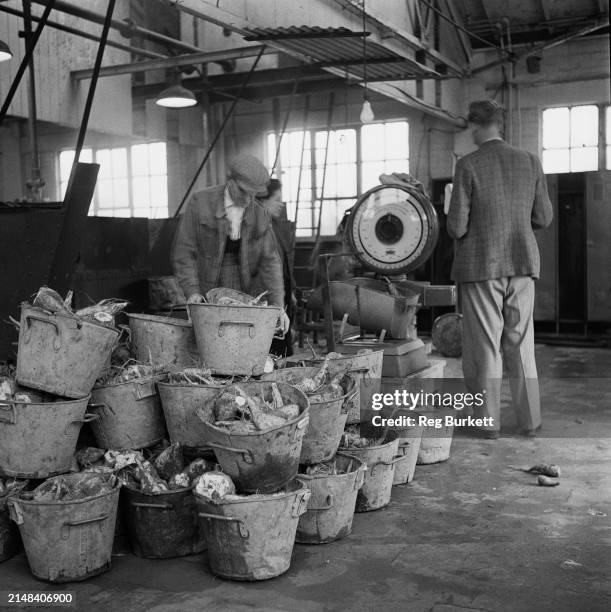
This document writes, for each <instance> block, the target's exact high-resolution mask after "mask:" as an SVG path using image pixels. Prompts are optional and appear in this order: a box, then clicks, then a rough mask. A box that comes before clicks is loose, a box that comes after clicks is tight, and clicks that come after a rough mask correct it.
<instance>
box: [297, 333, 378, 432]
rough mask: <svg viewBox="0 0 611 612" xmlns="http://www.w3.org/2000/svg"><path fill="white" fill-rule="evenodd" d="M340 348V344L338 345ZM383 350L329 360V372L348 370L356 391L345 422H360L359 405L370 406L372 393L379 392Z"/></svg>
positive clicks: (316, 360) (309, 363) (319, 360)
mask: <svg viewBox="0 0 611 612" xmlns="http://www.w3.org/2000/svg"><path fill="white" fill-rule="evenodd" d="M338 348H339V349H340V350H341V345H340V346H339V347H338ZM383 358H384V351H383V350H379V351H372V352H371V353H366V354H364V355H345V356H344V357H342V358H340V359H330V360H329V374H331V376H333V375H334V374H337V373H338V372H341V371H346V370H347V371H348V373H349V374H350V375H351V376H352V377H353V378H354V380H355V384H356V393H355V394H354V397H352V398H351V399H350V401H349V405H348V419H347V421H346V422H347V424H348V425H351V424H353V423H360V421H361V406H371V399H372V397H373V394H374V393H379V392H380V386H381V382H382V360H383ZM322 361H323V360H322V359H314V360H312V359H310V360H307V361H306V362H305V363H306V365H320V364H321V363H322Z"/></svg>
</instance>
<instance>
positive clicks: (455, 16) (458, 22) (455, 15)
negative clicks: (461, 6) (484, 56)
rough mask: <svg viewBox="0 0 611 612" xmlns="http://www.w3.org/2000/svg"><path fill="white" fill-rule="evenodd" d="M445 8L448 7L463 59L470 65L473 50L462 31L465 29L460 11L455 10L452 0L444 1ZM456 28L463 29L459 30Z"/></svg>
mask: <svg viewBox="0 0 611 612" xmlns="http://www.w3.org/2000/svg"><path fill="white" fill-rule="evenodd" d="M446 6H447V7H448V12H449V13H450V17H451V18H452V20H453V21H454V22H455V25H454V29H455V31H456V36H458V40H459V41H460V44H461V46H462V50H463V52H464V54H465V58H466V59H467V61H468V62H469V63H470V62H471V58H472V56H473V49H472V47H471V41H470V40H469V37H468V36H467V34H465V32H464V30H466V29H467V28H466V25H465V23H464V20H463V18H462V15H461V13H460V11H458V10H457V8H456V6H455V5H454V1H453V0H446ZM458 26H460V27H461V28H463V29H462V30H461V29H460V28H459V27H458Z"/></svg>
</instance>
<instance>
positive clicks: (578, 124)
mask: <svg viewBox="0 0 611 612" xmlns="http://www.w3.org/2000/svg"><path fill="white" fill-rule="evenodd" d="M588 170H598V107H597V106H595V105H585V106H573V107H566V106H565V107H560V108H547V109H545V110H544V111H543V171H544V172H545V173H546V174H552V173H562V172H586V171H588Z"/></svg>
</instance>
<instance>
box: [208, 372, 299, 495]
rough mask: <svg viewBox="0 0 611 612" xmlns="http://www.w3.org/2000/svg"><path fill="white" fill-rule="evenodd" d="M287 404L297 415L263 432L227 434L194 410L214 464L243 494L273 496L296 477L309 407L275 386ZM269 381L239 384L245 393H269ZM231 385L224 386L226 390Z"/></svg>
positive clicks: (291, 392) (295, 394)
mask: <svg viewBox="0 0 611 612" xmlns="http://www.w3.org/2000/svg"><path fill="white" fill-rule="evenodd" d="M275 384H277V385H278V389H279V390H280V393H281V395H282V397H283V399H284V400H285V401H287V402H291V403H295V404H297V405H298V406H299V408H300V410H301V412H300V414H299V416H298V417H297V418H296V419H293V420H292V421H287V422H286V424H285V425H282V426H281V427H276V428H275V429H270V430H267V431H264V432H260V433H259V432H254V433H245V434H236V433H230V432H228V431H227V430H225V429H222V428H220V427H216V426H215V425H213V424H212V423H209V422H205V421H204V419H207V418H208V415H207V413H206V412H205V411H202V410H200V409H198V412H197V414H198V416H199V417H200V418H201V419H202V422H203V425H204V431H205V436H206V440H208V443H207V446H209V447H210V448H212V449H213V450H214V454H215V455H216V458H217V461H218V462H219V463H220V465H221V468H222V469H223V472H225V473H226V474H227V475H228V476H230V477H231V479H232V480H233V481H234V482H235V485H236V487H237V489H238V490H239V491H241V492H244V493H255V492H259V493H273V492H274V491H278V490H279V489H281V488H282V487H285V486H286V485H287V484H288V483H290V482H291V481H292V480H293V479H294V478H295V476H296V475H297V470H298V468H299V457H300V454H301V445H302V443H303V437H304V434H305V432H306V429H307V427H308V420H309V408H308V400H307V398H306V396H305V395H304V394H303V393H302V392H301V391H299V389H296V388H295V387H291V386H290V385H287V384H286V383H275ZM271 385H272V383H271V382H267V381H261V382H250V383H242V384H241V385H240V387H241V388H242V389H244V391H245V392H246V393H253V394H255V393H256V394H259V393H261V392H269V391H270V389H271ZM231 388H232V385H228V386H227V387H225V391H230V390H231Z"/></svg>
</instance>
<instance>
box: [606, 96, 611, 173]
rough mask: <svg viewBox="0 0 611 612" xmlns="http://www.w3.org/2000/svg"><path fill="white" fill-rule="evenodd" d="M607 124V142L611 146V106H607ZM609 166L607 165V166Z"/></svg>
mask: <svg viewBox="0 0 611 612" xmlns="http://www.w3.org/2000/svg"><path fill="white" fill-rule="evenodd" d="M606 124H607V144H608V145H609V146H611V106H607V116H606ZM608 160H609V156H607V161H608ZM608 167H609V166H607V168H608Z"/></svg>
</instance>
